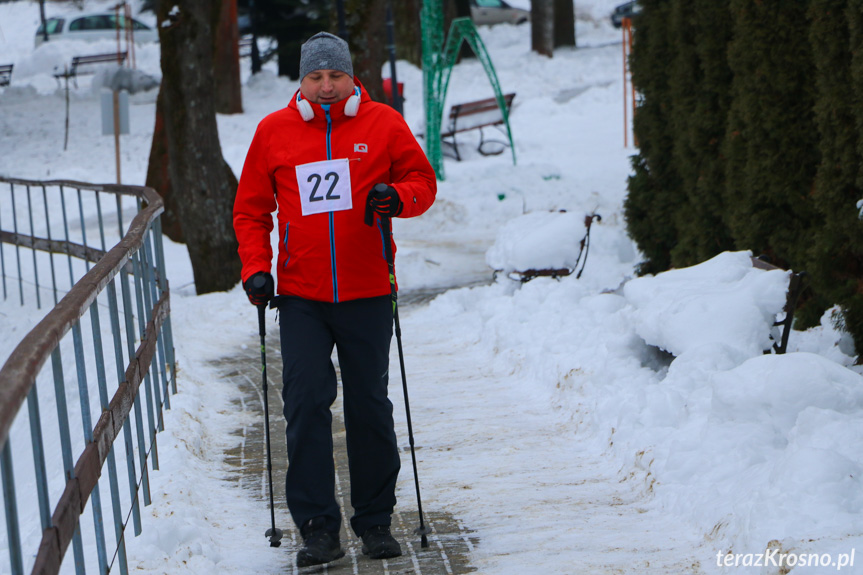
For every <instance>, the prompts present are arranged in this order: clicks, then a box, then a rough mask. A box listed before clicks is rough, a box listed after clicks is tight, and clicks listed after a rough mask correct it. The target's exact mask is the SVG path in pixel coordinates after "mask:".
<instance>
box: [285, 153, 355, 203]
mask: <svg viewBox="0 0 863 575" xmlns="http://www.w3.org/2000/svg"><path fill="white" fill-rule="evenodd" d="M297 185H298V186H299V190H300V205H301V206H302V211H303V215H304V216H308V215H311V214H323V213H328V212H337V211H339V210H349V209H351V208H352V207H353V203H352V200H351V170H350V166H349V165H348V160H347V158H345V159H341V160H325V161H323V162H312V163H310V164H303V165H301V166H297Z"/></svg>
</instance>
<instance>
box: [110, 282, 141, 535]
mask: <svg viewBox="0 0 863 575" xmlns="http://www.w3.org/2000/svg"><path fill="white" fill-rule="evenodd" d="M124 273H125V272H122V271H121V272H120V274H124ZM115 281H116V278H115V279H112V280H111V283H109V284H108V309H109V313H110V314H111V335H112V336H113V339H114V361H115V362H116V364H117V381H125V380H126V374H125V373H124V371H123V366H124V365H126V364H125V362H124V361H123V342H122V335H121V332H120V312H119V309H118V306H117V286H116V284H115V283H114V282H115ZM123 442H124V445H125V448H126V470H127V471H128V475H129V492H130V496H131V501H132V522H133V524H134V526H135V535H136V536H138V535H140V534H141V507H140V505H139V503H138V488H137V476H138V474H137V473H136V472H135V448H134V445H133V441H132V424H131V423H130V421H129V418H126V421H124V422H123Z"/></svg>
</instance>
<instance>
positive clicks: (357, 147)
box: [354, 144, 369, 154]
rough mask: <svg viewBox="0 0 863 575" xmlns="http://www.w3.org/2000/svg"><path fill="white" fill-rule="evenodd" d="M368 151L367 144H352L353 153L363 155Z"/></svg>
mask: <svg viewBox="0 0 863 575" xmlns="http://www.w3.org/2000/svg"><path fill="white" fill-rule="evenodd" d="M368 151H369V146H368V144H354V152H362V153H363V154H365V153H367V152H368Z"/></svg>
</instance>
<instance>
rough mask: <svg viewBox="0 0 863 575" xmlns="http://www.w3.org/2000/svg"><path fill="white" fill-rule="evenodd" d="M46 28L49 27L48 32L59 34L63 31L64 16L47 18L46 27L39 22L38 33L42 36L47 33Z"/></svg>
mask: <svg viewBox="0 0 863 575" xmlns="http://www.w3.org/2000/svg"><path fill="white" fill-rule="evenodd" d="M45 28H48V34H58V33H60V32H62V31H63V19H62V18H48V19H47V20H45V27H43V26H42V24H39V29H38V30H36V35H37V36H41V35H42V34H44V33H45Z"/></svg>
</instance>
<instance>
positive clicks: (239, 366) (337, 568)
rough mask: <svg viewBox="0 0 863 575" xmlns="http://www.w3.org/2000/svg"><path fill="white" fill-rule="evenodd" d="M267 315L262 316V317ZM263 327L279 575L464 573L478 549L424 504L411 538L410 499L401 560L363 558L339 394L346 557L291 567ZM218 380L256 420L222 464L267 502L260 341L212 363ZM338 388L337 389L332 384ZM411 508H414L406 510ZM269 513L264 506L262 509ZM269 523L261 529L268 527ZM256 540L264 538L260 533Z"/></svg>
mask: <svg viewBox="0 0 863 575" xmlns="http://www.w3.org/2000/svg"><path fill="white" fill-rule="evenodd" d="M430 295H433V294H415V297H413V298H412V300H410V301H407V298H405V300H403V301H402V305H408V303H412V304H414V305H416V304H418V303H421V302H422V301H424V300H426V299H427V298H428V297H429V296H430ZM268 317H269V316H268ZM270 326H273V323H272V322H271V321H270V322H268V331H273V332H275V333H272V334H268V336H267V340H266V344H267V381H268V393H267V401H268V403H269V413H270V415H269V418H270V443H271V453H272V461H273V498H274V508H275V515H276V520H275V523H276V526H277V528H279V529H281V530H282V531H283V538H282V544H281V547H282V549H284V550H285V553H284V568H285V570H284V572H285V573H292V574H306V573H352V574H355V575H364V574H372V573H375V574H379V573H382V574H392V575H395V574H403V575H407V574H416V575H421V574H424V575H436V574H448V575H458V574H461V573H471V572H473V571H475V569H474V568H473V567H472V566H471V564H470V553H471V550H472V549H473V548H474V547H475V546H476V545H478V544H479V540H478V539H477V538H476V537H475V536H474V535H472V533H471V531H470V528H469V526H466V525H464V524H463V523H462V522H461V521H459V519H458V518H457V517H453V516H452V515H450V514H448V513H446V511H445V510H440V509H428V508H427V505H426V503H425V502H424V506H423V512H424V513H423V514H424V519H425V524H426V527H427V528H429V529H430V533H429V535H428V547H426V548H423V547H422V546H421V539H420V536H419V535H417V534H416V533H415V530H416V529H417V528H418V527H419V524H420V522H419V516H418V512H417V507H416V501H415V497H410V498H404V497H403V498H401V499H400V503H399V505H398V506H397V507H396V511H395V513H394V514H393V518H392V519H393V524H392V533H393V535H394V536H395V538H396V539H397V540H398V541H399V543H400V544H401V546H402V552H403V554H402V556H401V557H397V558H394V559H386V560H374V559H369V558H368V557H366V556H365V555H363V554H362V541H360V540H359V539H358V538H356V537H355V536H354V535H353V533H352V532H351V533H348V532H347V531H346V530H345V526H346V525H349V524H350V522H349V517H350V513H351V512H352V510H351V508H350V503H349V502H350V483H349V477H348V460H347V450H346V443H345V427H344V422H343V419H342V406H341V389H340V390H339V398H338V399H337V400H336V403H335V404H334V405H333V408H332V411H333V442H334V458H335V462H336V483H337V486H336V491H337V493H336V497H337V500H338V502H339V506H340V507H341V509H342V531H341V541H342V548H343V549H344V550H345V556H344V557H343V558H342V559H339V560H338V561H334V562H332V563H329V564H327V565H325V566H316V567H306V568H302V569H300V568H297V567H296V564H295V562H294V558H295V555H296V552H297V551H298V550H299V549H300V546H301V538H300V534H299V530H298V529H297V528H296V527H295V526H294V524H293V522H292V521H291V520H290V516H289V514H288V511H287V505H286V503H285V493H284V480H285V470H286V469H287V465H288V463H287V454H286V449H285V422H284V417H283V416H282V397H281V388H282V384H281V379H282V373H281V355H280V353H279V342H278V335H277V329H275V328H274V327H272V328H271V327H270ZM215 365H216V367H217V369H218V370H219V371H220V373H221V374H222V376H223V377H225V378H227V379H228V380H229V381H231V382H233V383H234V384H235V385H236V387H237V389H238V390H239V392H240V396H239V397H238V399H237V401H236V403H237V409H238V410H244V411H249V412H253V413H256V414H259V415H260V417H255V418H253V419H251V420H250V421H251V422H250V424H249V425H247V426H246V427H243V428H242V429H238V430H237V431H236V434H237V435H238V436H239V437H240V438H241V440H240V442H239V445H238V446H237V447H236V448H234V449H231V450H230V451H228V452H227V453H226V461H227V462H228V463H229V465H230V466H232V467H234V468H235V469H237V473H236V474H235V476H234V479H235V480H236V481H237V483H238V485H239V487H240V489H243V490H245V491H247V493H248V496H250V497H254V498H257V499H260V500H264V501H267V503H268V499H269V489H268V481H267V469H266V442H265V435H264V398H263V379H262V375H261V355H260V349H259V340H258V339H257V338H256V341H250V342H249V344H248V349H247V350H245V352H244V353H243V354H242V355H238V356H236V357H231V358H224V359H221V360H219V361H217V362H215ZM339 387H340V388H341V385H340V386H339ZM399 441H400V444H402V471H401V478H400V481H401V482H404V481H410V482H411V493H413V476H412V469H413V468H412V465H411V459H410V446H409V443H408V438H407V437H403V438H402V437H400V438H399ZM411 506H413V507H411ZM268 509H269V507H268ZM268 526H269V525H266V526H265V527H264V529H266V527H268ZM262 538H264V535H263V532H262Z"/></svg>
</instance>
